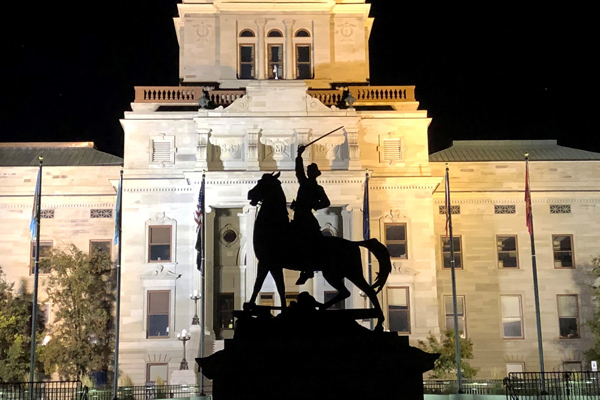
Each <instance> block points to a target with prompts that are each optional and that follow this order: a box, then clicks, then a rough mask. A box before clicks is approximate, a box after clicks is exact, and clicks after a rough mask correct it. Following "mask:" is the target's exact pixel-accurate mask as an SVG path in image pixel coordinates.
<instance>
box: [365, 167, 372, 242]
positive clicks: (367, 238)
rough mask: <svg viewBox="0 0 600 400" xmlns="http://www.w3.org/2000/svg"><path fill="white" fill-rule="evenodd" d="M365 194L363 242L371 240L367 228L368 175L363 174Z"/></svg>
mask: <svg viewBox="0 0 600 400" xmlns="http://www.w3.org/2000/svg"><path fill="white" fill-rule="evenodd" d="M365 176H366V178H365V194H364V197H363V240H369V239H370V238H371V227H370V226H369V222H370V218H369V173H368V172H367V173H366V174H365Z"/></svg>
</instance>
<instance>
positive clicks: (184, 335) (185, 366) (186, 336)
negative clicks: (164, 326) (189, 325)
mask: <svg viewBox="0 0 600 400" xmlns="http://www.w3.org/2000/svg"><path fill="white" fill-rule="evenodd" d="M177 339H178V340H181V341H182V342H183V360H181V364H179V370H180V371H181V370H187V369H188V362H187V360H186V359H185V342H187V341H188V340H190V334H189V333H188V331H186V330H185V329H184V330H182V331H181V333H178V334H177Z"/></svg>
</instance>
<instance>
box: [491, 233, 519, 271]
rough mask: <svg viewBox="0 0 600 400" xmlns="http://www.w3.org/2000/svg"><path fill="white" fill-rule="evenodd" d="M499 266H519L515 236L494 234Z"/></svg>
mask: <svg viewBox="0 0 600 400" xmlns="http://www.w3.org/2000/svg"><path fill="white" fill-rule="evenodd" d="M496 244H497V248H498V267H499V268H519V255H518V253H517V237H516V236H496Z"/></svg>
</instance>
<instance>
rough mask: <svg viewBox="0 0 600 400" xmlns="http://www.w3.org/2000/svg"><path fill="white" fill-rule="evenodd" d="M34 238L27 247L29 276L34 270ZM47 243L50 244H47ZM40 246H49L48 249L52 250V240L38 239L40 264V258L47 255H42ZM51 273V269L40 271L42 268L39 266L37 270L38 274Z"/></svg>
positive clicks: (45, 274)
mask: <svg viewBox="0 0 600 400" xmlns="http://www.w3.org/2000/svg"><path fill="white" fill-rule="evenodd" d="M35 243H36V242H35V240H33V241H31V245H30V247H29V276H33V275H34V271H33V268H34V267H35ZM48 244H50V245H49V246H47V245H48ZM42 246H43V247H49V248H50V250H52V248H53V247H54V241H52V240H40V266H41V264H42V260H43V259H45V258H48V257H42V254H41V253H42V251H41V250H42ZM51 273H52V269H50V272H46V273H44V272H42V269H41V268H40V270H39V271H38V275H43V276H48V275H50V274H51Z"/></svg>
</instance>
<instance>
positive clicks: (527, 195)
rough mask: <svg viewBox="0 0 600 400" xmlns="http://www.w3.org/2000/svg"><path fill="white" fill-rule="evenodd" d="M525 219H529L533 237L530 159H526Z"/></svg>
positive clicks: (529, 227) (530, 232)
mask: <svg viewBox="0 0 600 400" xmlns="http://www.w3.org/2000/svg"><path fill="white" fill-rule="evenodd" d="M525 217H526V218H527V230H529V235H530V236H531V235H533V214H532V213H531V192H530V190H529V159H528V158H527V157H526V158H525Z"/></svg>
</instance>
